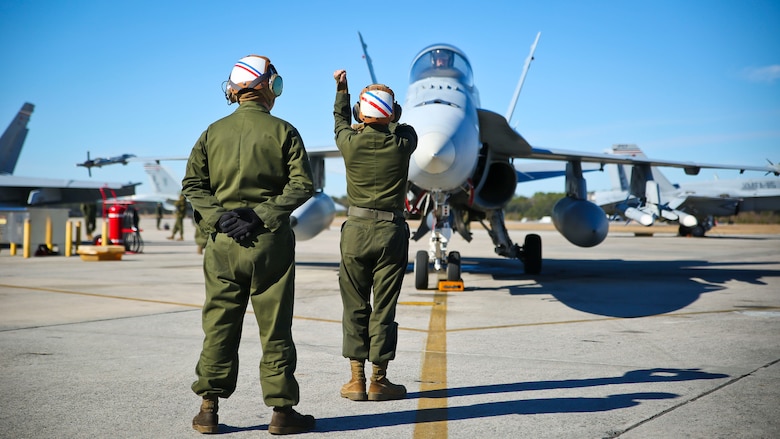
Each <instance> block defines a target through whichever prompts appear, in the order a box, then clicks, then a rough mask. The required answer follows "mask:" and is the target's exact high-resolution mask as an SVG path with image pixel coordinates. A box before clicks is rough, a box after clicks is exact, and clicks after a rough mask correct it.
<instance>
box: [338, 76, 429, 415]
mask: <svg viewBox="0 0 780 439" xmlns="http://www.w3.org/2000/svg"><path fill="white" fill-rule="evenodd" d="M333 78H334V79H335V80H336V100H335V103H334V106H333V116H334V119H335V128H334V130H335V134H336V146H337V147H338V148H339V150H340V151H341V155H342V157H343V158H344V164H345V166H346V170H347V200H348V202H349V209H348V211H347V214H348V217H347V220H346V221H345V222H344V224H343V225H342V228H341V245H340V248H341V264H340V266H339V287H340V290H341V300H342V304H343V306H344V311H343V317H342V326H343V337H344V339H343V344H342V354H343V355H344V357H345V358H348V359H349V361H350V370H351V372H352V378H351V379H350V381H349V382H348V383H347V384H345V385H344V386H342V388H341V396H342V397H344V398H348V399H351V400H353V401H363V400H366V399H368V400H371V401H384V400H392V399H402V398H404V397H405V396H406V388H405V387H404V386H403V385H399V384H393V383H392V382H390V381H389V380H388V379H387V365H388V362H389V361H390V360H393V359H395V353H396V345H397V342H398V324H397V323H396V322H395V311H396V305H397V303H398V297H399V295H400V293H401V284H402V283H403V278H404V273H405V272H406V265H407V263H408V257H409V256H408V252H409V226H408V225H407V224H406V219H405V218H404V212H403V211H404V204H405V197H406V189H407V178H408V175H409V158H410V156H411V155H412V152H414V150H415V148H417V133H416V132H415V131H414V128H412V127H411V126H409V125H406V124H398V123H397V121H398V118H399V117H400V116H401V107H400V105H398V104H397V103H396V102H395V98H394V94H393V91H392V90H391V89H390V88H388V87H387V86H385V85H382V84H372V85H369V86H368V87H366V88H364V89H363V91H361V93H360V99H359V102H358V103H357V104H355V107H354V109H353V111H352V112H353V114H354V115H355V119H357V121H358V122H361V124H359V125H357V126H356V127H352V126H351V125H350V107H349V90H348V87H347V72H346V71H345V70H337V71H336V72H334V74H333ZM372 291H373V298H372V297H371V294H372ZM372 299H373V300H372ZM372 303H373V307H372ZM366 360H368V361H370V362H371V363H372V375H371V380H370V384H369V386H368V389H366V376H365V370H364V365H365V361H366Z"/></svg>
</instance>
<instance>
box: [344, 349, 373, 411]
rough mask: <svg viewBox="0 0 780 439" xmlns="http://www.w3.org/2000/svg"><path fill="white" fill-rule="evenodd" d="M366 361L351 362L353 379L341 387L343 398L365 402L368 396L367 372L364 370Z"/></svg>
mask: <svg viewBox="0 0 780 439" xmlns="http://www.w3.org/2000/svg"><path fill="white" fill-rule="evenodd" d="M364 364H365V360H352V359H350V360H349V367H350V368H351V369H352V379H351V380H350V381H349V382H348V383H347V384H344V385H343V386H341V397H342V398H347V399H351V400H352V401H365V400H366V399H367V398H368V395H366V372H365V370H364Z"/></svg>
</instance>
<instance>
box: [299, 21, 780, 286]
mask: <svg viewBox="0 0 780 439" xmlns="http://www.w3.org/2000/svg"><path fill="white" fill-rule="evenodd" d="M540 35H541V33H539V34H537V35H536V39H535V40H534V42H533V44H532V45H531V50H530V53H529V55H528V57H527V58H526V60H525V64H524V67H523V71H522V72H521V75H520V79H519V81H518V83H517V86H516V88H515V92H514V95H513V97H512V100H511V102H510V104H509V109H508V110H507V112H506V115H505V116H501V115H499V114H497V113H494V112H492V111H490V110H486V109H483V108H481V107H480V101H479V92H478V90H477V87H476V85H475V77H474V73H473V71H472V68H471V63H470V62H469V60H468V58H467V57H466V55H465V54H464V53H463V52H462V51H461V50H460V49H458V48H457V47H455V46H453V45H450V44H434V45H431V46H428V47H426V48H424V49H423V50H421V51H420V52H419V53H418V54H417V55H416V56H415V57H414V59H413V60H412V64H411V70H410V73H409V83H410V84H409V87H408V89H407V92H406V97H405V100H404V103H403V106H402V108H403V112H402V115H401V119H400V122H403V123H407V124H409V125H411V126H413V127H414V128H415V130H416V131H417V135H418V137H419V142H418V146H417V150H416V151H415V152H414V154H413V155H412V157H411V160H410V165H409V192H408V210H409V213H410V215H411V216H413V217H419V218H420V223H419V226H418V228H417V230H416V232H415V233H414V236H413V239H420V238H421V237H423V236H425V235H426V234H428V233H429V232H430V238H429V249H428V250H427V251H425V250H421V251H419V252H418V253H417V254H416V255H415V260H414V272H415V287H416V288H418V289H425V288H427V287H428V277H429V273H431V271H434V272H438V273H441V274H446V278H447V280H458V279H460V276H461V267H460V253H459V252H457V251H449V250H448V244H449V241H450V237H451V235H452V232H453V230H454V231H455V232H457V233H458V234H460V235H461V236H462V237H463V238H464V239H465V240H466V241H471V238H472V235H471V232H470V223H471V222H473V221H478V222H480V223H481V224H482V226H483V227H484V228H485V229H486V230H487V231H488V234H489V235H490V237H491V239H492V241H493V245H494V250H495V252H496V254H498V255H500V256H504V257H507V258H517V259H519V260H521V261H522V262H523V264H524V271H525V273H527V274H537V273H539V272H540V271H541V268H542V242H541V238H540V237H539V235H537V234H529V235H527V236H526V237H525V238H524V241H523V245H522V246H521V245H518V244H517V243H514V242H513V241H512V239H511V238H510V237H509V233H508V231H507V229H506V225H505V223H504V210H503V208H504V207H505V206H506V205H507V203H509V201H510V200H511V199H512V197H513V196H514V193H515V189H516V186H517V184H518V183H520V182H521V181H524V180H529V179H538V178H548V177H553V176H557V175H565V176H566V183H565V193H566V196H565V197H564V198H562V199H561V200H560V201H558V203H557V204H556V205H555V206H554V208H553V211H552V215H551V216H552V220H553V223H554V225H555V228H556V229H557V230H558V232H559V233H561V234H562V235H563V236H564V237H565V238H566V239H567V240H569V242H571V243H572V244H575V245H577V246H580V247H592V246H595V245H598V244H599V243H601V242H602V241H603V240H604V238H605V237H606V236H607V231H608V228H609V222H608V220H607V217H606V215H605V214H604V211H603V210H602V209H601V208H600V207H599V206H598V205H596V204H594V203H591V202H590V201H588V199H587V186H586V181H585V179H584V178H583V171H584V168H586V167H588V165H589V164H596V165H597V166H598V167H599V168H603V166H604V165H605V164H608V163H624V164H633V165H647V166H650V165H652V166H670V167H677V168H684V169H685V170H686V172H687V173H690V174H696V173H698V172H699V169H701V168H716V169H717V168H720V169H741V170H755V171H764V172H773V173H775V174H777V173H778V172H779V171H780V167H778V166H769V167H760V166H734V165H712V164H703V163H689V162H675V161H668V160H652V159H648V158H638V157H625V156H622V157H621V156H615V155H611V154H591V153H587V152H577V151H565V150H557V149H547V148H539V147H533V146H531V145H530V144H529V143H528V142H527V141H526V140H525V139H524V138H523V137H522V136H521V135H520V134H519V133H517V132H516V131H515V130H514V129H512V128H511V127H510V126H509V120H511V117H512V113H513V112H514V108H515V106H516V103H517V99H518V96H519V94H520V91H521V89H522V85H523V82H524V80H525V77H526V75H527V73H528V70H529V68H530V64H531V62H532V61H533V59H534V52H535V50H536V47H537V45H538V42H539V37H540ZM359 37H360V43H361V46H362V47H363V54H364V58H365V59H366V62H367V63H368V67H369V73H370V75H371V80H372V82H374V83H376V82H378V81H377V79H376V77H375V76H374V70H373V67H372V66H371V62H370V60H371V58H370V57H369V56H368V52H367V45H366V44H365V42H364V40H363V37H362V35H360V34H359ZM336 153H337V151H327V152H311V151H310V152H309V155H310V158H312V160H313V161H316V160H318V159H319V158H320V157H321V155H322V156H325V154H327V156H333V154H336ZM515 159H538V160H558V161H563V162H565V168H564V166H563V164H561V169H562V170H561V171H560V172H542V173H534V172H533V171H524V170H523V165H522V164H519V165H518V164H517V163H515ZM591 166H592V165H591Z"/></svg>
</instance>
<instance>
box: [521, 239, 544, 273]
mask: <svg viewBox="0 0 780 439" xmlns="http://www.w3.org/2000/svg"><path fill="white" fill-rule="evenodd" d="M522 254H523V256H522V258H521V259H522V261H523V270H524V271H525V274H539V273H541V272H542V238H541V236H539V235H537V234H535V233H531V234H529V235H525V243H524V244H523V253H522Z"/></svg>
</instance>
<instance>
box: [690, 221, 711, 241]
mask: <svg viewBox="0 0 780 439" xmlns="http://www.w3.org/2000/svg"><path fill="white" fill-rule="evenodd" d="M705 233H707V231H706V230H704V226H702V225H701V224H697V225H695V226H693V228H691V235H693V237H694V238H702V237H704V234H705Z"/></svg>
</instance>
